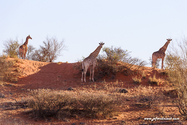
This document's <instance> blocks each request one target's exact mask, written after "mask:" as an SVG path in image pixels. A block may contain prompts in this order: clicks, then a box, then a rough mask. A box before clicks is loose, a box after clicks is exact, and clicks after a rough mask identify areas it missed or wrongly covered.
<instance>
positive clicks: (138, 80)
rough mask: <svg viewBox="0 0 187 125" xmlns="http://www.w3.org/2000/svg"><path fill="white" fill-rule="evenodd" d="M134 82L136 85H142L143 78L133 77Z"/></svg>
mask: <svg viewBox="0 0 187 125" xmlns="http://www.w3.org/2000/svg"><path fill="white" fill-rule="evenodd" d="M132 80H133V82H134V83H136V84H138V83H141V81H142V80H141V78H138V77H137V76H135V77H132Z"/></svg>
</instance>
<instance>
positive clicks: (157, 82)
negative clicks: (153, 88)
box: [149, 75, 159, 85]
mask: <svg viewBox="0 0 187 125" xmlns="http://www.w3.org/2000/svg"><path fill="white" fill-rule="evenodd" d="M149 83H150V84H155V85H159V79H157V78H156V75H153V77H151V76H150V77H149Z"/></svg>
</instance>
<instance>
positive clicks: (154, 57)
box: [152, 53, 157, 68]
mask: <svg viewBox="0 0 187 125" xmlns="http://www.w3.org/2000/svg"><path fill="white" fill-rule="evenodd" d="M156 61H157V57H156V56H155V55H154V53H153V55H152V67H153V68H155V63H156Z"/></svg>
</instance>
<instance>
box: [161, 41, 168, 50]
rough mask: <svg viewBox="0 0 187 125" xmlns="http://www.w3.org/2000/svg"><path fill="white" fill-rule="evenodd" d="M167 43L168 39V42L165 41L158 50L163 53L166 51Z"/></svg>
mask: <svg viewBox="0 0 187 125" xmlns="http://www.w3.org/2000/svg"><path fill="white" fill-rule="evenodd" d="M168 44H169V41H168V42H166V43H165V44H164V46H163V47H161V48H160V49H159V51H160V52H164V53H165V51H166V49H167V47H168Z"/></svg>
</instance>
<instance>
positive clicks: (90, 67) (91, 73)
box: [90, 66, 92, 81]
mask: <svg viewBox="0 0 187 125" xmlns="http://www.w3.org/2000/svg"><path fill="white" fill-rule="evenodd" d="M90 81H92V66H90Z"/></svg>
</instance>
